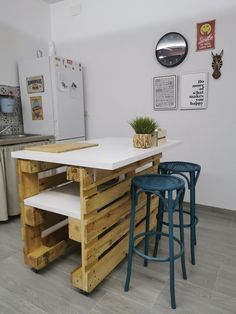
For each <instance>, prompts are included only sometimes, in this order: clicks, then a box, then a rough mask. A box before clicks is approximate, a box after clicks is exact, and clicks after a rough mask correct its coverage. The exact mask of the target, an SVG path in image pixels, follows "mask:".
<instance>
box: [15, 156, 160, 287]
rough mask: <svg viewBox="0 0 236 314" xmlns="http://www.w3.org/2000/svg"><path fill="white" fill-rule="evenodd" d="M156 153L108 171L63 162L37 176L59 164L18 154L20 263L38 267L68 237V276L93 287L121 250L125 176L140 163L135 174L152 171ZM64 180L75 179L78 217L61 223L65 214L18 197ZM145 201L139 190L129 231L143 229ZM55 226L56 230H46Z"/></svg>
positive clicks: (126, 208) (124, 248) (125, 227)
mask: <svg viewBox="0 0 236 314" xmlns="http://www.w3.org/2000/svg"><path fill="white" fill-rule="evenodd" d="M160 157H161V154H158V155H156V156H153V157H149V158H146V159H145V160H142V161H138V162H135V163H132V164H130V165H128V166H125V167H122V168H119V169H117V170H113V171H110V170H98V169H90V168H83V167H72V166H67V168H66V173H65V172H63V173H57V174H55V171H54V174H52V175H49V176H47V177H43V178H41V176H39V173H41V172H42V171H46V170H50V169H55V167H61V166H62V165H58V164H57V165H56V164H50V163H45V162H35V161H27V160H18V175H19V191H20V199H21V222H22V234H23V240H24V255H25V263H26V264H27V265H29V266H30V267H31V268H34V269H36V270H39V269H42V268H43V267H45V266H46V265H47V264H49V263H50V262H52V261H53V260H55V259H56V258H57V257H59V256H61V255H62V254H64V253H65V252H66V251H67V250H68V248H69V247H70V245H71V240H73V242H74V241H75V242H79V243H80V244H81V265H78V267H77V268H76V269H75V270H73V271H72V273H71V281H72V284H73V285H74V286H75V287H77V288H79V289H81V290H83V291H84V292H88V293H89V292H91V291H93V290H94V289H95V287H96V286H97V285H98V284H99V283H100V282H102V281H103V279H104V278H105V277H106V276H107V275H108V274H109V273H110V272H111V271H112V270H113V269H114V268H115V267H116V266H117V265H118V264H119V263H120V262H121V261H122V260H123V259H124V258H125V257H126V255H127V252H128V239H129V223H130V222H129V220H130V218H129V217H130V183H131V180H132V178H133V177H134V175H135V174H136V173H137V171H139V170H140V169H141V172H139V174H146V173H156V171H157V166H158V163H159V160H160ZM145 165H146V167H145V169H143V167H144V166H145ZM68 181H73V182H78V189H79V190H80V219H76V218H72V217H69V218H68V225H67V223H66V225H65V223H63V221H64V220H65V219H66V218H67V217H65V216H63V215H59V214H57V213H51V212H48V211H45V210H41V209H39V208H34V207H30V206H27V205H25V204H24V199H26V198H29V197H31V196H33V195H36V194H38V193H40V192H41V191H44V190H45V189H48V188H53V187H56V186H58V185H60V184H62V183H65V182H68ZM145 204H146V198H145V195H142V194H141V195H140V197H139V200H138V206H137V213H136V228H135V233H139V232H143V231H144V228H145ZM157 205H158V199H157V198H156V197H153V198H152V203H151V219H150V228H151V229H153V228H154V226H155V224H156V214H157ZM55 226H56V229H57V230H56V231H54V232H52V233H50V234H47V230H49V229H50V230H51V229H53V228H54V227H55ZM57 226H58V228H59V229H58V228H57ZM45 230H46V236H45V237H42V234H43V233H44V234H45ZM141 240H142V239H138V241H139V242H140V241H141Z"/></svg>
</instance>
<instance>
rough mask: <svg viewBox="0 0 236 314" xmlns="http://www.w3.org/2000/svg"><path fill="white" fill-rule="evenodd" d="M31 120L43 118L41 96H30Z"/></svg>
mask: <svg viewBox="0 0 236 314" xmlns="http://www.w3.org/2000/svg"><path fill="white" fill-rule="evenodd" d="M30 105H31V113H32V120H43V119H44V117H43V105H42V96H31V97H30Z"/></svg>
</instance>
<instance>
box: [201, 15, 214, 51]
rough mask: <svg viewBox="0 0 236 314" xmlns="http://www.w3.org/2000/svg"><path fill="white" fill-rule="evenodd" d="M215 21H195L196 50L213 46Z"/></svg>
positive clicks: (212, 47)
mask: <svg viewBox="0 0 236 314" xmlns="http://www.w3.org/2000/svg"><path fill="white" fill-rule="evenodd" d="M215 21H216V20H212V21H207V22H202V23H197V51H202V50H207V49H214V48H215Z"/></svg>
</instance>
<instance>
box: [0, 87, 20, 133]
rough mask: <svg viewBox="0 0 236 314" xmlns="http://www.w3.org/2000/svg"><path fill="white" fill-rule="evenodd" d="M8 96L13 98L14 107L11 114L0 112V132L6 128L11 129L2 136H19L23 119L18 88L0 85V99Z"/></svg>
mask: <svg viewBox="0 0 236 314" xmlns="http://www.w3.org/2000/svg"><path fill="white" fill-rule="evenodd" d="M3 96H5V97H6V96H10V97H14V98H15V106H14V110H13V112H12V113H3V112H0V131H1V130H2V129H4V128H5V127H6V126H8V125H10V126H11V127H10V128H9V129H7V130H6V132H3V133H2V134H3V135H8V134H9V135H10V134H14V135H15V134H21V133H23V118H22V107H21V99H20V87H19V86H17V87H13V86H7V85H0V97H3Z"/></svg>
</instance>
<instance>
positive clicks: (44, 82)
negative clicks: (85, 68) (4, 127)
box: [18, 56, 85, 141]
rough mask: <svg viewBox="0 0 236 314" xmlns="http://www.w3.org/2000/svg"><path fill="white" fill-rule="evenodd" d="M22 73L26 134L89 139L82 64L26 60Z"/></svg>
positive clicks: (43, 59) (44, 58)
mask: <svg viewBox="0 0 236 314" xmlns="http://www.w3.org/2000/svg"><path fill="white" fill-rule="evenodd" d="M18 69H19V79H20V90H21V102H22V113H23V123H24V132H25V133H31V134H43V135H54V136H55V139H56V141H60V140H69V139H75V140H83V139H85V122H84V120H85V118H84V99H83V74H82V66H81V64H80V63H77V62H75V61H73V60H70V59H66V58H61V57H56V56H53V57H42V58H37V59H32V60H22V61H20V62H19V65H18Z"/></svg>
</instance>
